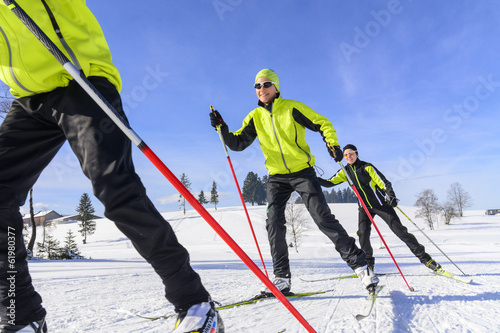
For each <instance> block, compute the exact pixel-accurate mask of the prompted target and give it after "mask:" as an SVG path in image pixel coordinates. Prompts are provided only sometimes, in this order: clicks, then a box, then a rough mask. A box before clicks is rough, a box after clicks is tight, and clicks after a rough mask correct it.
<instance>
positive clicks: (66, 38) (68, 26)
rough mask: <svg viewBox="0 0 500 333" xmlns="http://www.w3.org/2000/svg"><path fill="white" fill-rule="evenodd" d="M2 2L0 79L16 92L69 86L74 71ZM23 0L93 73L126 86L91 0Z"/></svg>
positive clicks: (29, 11)
mask: <svg viewBox="0 0 500 333" xmlns="http://www.w3.org/2000/svg"><path fill="white" fill-rule="evenodd" d="M0 3H1V4H0V67H1V70H0V80H2V81H3V82H5V83H6V84H7V85H8V86H9V87H10V88H11V93H12V95H14V96H16V97H23V96H30V95H35V94H38V93H42V92H48V91H52V90H54V89H55V88H57V87H65V86H67V85H68V83H69V81H70V80H72V78H71V76H70V75H69V74H68V73H67V72H66V70H65V69H64V68H63V67H62V66H61V64H59V62H58V61H57V60H56V59H55V58H54V56H52V54H50V52H49V51H48V50H47V49H46V48H45V47H44V46H43V45H42V44H41V43H40V42H39V41H38V40H37V39H36V37H35V36H34V35H33V34H32V33H31V32H30V31H29V30H28V29H27V28H26V27H25V26H24V24H23V23H22V22H21V21H20V20H19V19H18V18H17V17H16V16H15V15H14V13H12V12H11V10H10V9H9V8H8V7H7V6H6V5H5V4H4V3H3V1H2V2H0ZM17 3H18V4H19V6H20V7H21V8H22V9H23V10H24V11H25V12H26V13H27V14H28V15H29V16H30V17H31V18H32V19H33V21H35V23H36V24H37V25H38V26H39V27H40V28H41V29H42V30H43V31H44V32H45V33H46V34H47V36H48V37H49V38H50V39H51V40H52V41H53V42H54V43H55V44H56V45H57V47H58V48H59V49H60V50H61V51H62V52H63V53H64V54H65V55H66V56H67V57H68V59H70V60H71V61H72V62H73V64H74V65H75V66H76V67H77V68H79V69H82V70H83V72H84V74H85V75H86V76H87V77H88V76H101V77H105V78H107V79H108V80H109V81H110V82H111V83H112V84H113V85H114V86H115V87H116V88H117V89H118V91H120V90H121V85H122V83H121V78H120V74H119V72H118V69H117V68H116V67H115V66H114V65H113V62H112V61H111V53H110V51H109V47H108V44H107V42H106V39H105V38H104V34H103V32H102V30H101V27H100V25H99V23H98V22H97V20H96V18H95V17H94V15H93V14H92V12H91V11H90V10H89V8H88V7H87V6H86V4H85V0H71V1H69V0H44V1H42V0H36V1H35V0H18V1H17ZM45 4H46V5H47V6H45ZM58 29H59V31H60V34H59V35H58V34H57V33H56V31H57V30H58Z"/></svg>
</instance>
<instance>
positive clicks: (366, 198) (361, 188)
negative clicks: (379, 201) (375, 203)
mask: <svg viewBox="0 0 500 333" xmlns="http://www.w3.org/2000/svg"><path fill="white" fill-rule="evenodd" d="M352 168H353V169H354V176H355V177H356V181H357V182H358V185H359V189H360V190H361V192H363V195H364V196H365V200H366V202H367V203H368V204H369V205H370V208H373V207H372V204H371V203H370V201H368V197H367V196H366V193H365V191H363V187H361V183H360V182H359V179H358V175H357V174H356V167H352Z"/></svg>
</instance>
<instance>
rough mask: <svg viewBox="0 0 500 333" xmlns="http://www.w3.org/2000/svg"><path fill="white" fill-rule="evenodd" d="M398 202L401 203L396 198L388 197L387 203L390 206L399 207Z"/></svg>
mask: <svg viewBox="0 0 500 333" xmlns="http://www.w3.org/2000/svg"><path fill="white" fill-rule="evenodd" d="M398 201H399V199H398V198H396V197H391V196H388V197H387V202H389V205H391V206H392V207H397V206H398Z"/></svg>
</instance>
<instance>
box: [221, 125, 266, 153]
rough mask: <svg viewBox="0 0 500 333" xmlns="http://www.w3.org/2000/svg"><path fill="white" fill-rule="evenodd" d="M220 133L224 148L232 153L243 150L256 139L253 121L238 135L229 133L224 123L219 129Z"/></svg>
mask: <svg viewBox="0 0 500 333" xmlns="http://www.w3.org/2000/svg"><path fill="white" fill-rule="evenodd" d="M220 131H221V134H222V137H223V138H224V142H225V143H226V146H227V147H228V148H229V149H231V150H234V151H242V150H244V149H245V148H247V147H248V146H250V145H251V144H252V142H253V141H254V140H255V138H256V137H257V131H255V126H254V123H253V119H251V120H250V122H249V123H248V125H247V126H245V128H243V130H242V131H241V132H240V133H239V134H238V135H235V134H234V133H232V132H230V131H229V127H228V126H227V124H225V123H224V124H223V125H222V126H221V127H220Z"/></svg>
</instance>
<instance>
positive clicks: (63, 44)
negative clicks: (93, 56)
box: [41, 0, 82, 71]
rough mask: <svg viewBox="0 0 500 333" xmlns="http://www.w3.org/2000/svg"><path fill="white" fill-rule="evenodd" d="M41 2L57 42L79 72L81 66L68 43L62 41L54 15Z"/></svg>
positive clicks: (43, 1) (43, 0) (43, 2)
mask: <svg viewBox="0 0 500 333" xmlns="http://www.w3.org/2000/svg"><path fill="white" fill-rule="evenodd" d="M41 1H42V4H43V6H44V7H45V10H46V11H47V14H48V15H49V18H50V22H52V27H53V28H54V31H55V33H56V35H57V37H58V38H59V41H60V42H61V44H62V46H63V47H64V49H65V50H66V52H68V54H69V57H70V58H71V61H72V62H73V65H75V67H76V68H77V69H78V70H79V71H80V70H81V69H82V66H80V63H79V62H78V59H77V58H76V55H75V53H74V52H73V50H72V49H71V48H70V47H69V45H68V43H67V42H66V40H65V39H64V37H63V35H62V33H61V29H60V28H59V25H58V24H57V21H56V18H55V17H54V14H53V13H52V11H51V10H50V8H49V5H47V3H46V2H45V0H41Z"/></svg>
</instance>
